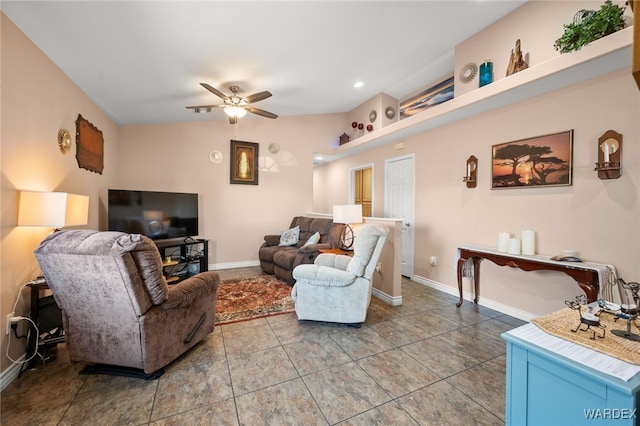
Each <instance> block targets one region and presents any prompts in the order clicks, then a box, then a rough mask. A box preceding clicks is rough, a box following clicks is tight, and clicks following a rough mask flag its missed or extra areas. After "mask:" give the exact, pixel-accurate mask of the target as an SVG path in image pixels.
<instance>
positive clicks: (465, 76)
mask: <svg viewBox="0 0 640 426" xmlns="http://www.w3.org/2000/svg"><path fill="white" fill-rule="evenodd" d="M477 73H478V66H477V65H476V64H474V63H473V62H470V63H468V64H467V65H465V66H464V67H462V69H461V70H460V81H461V82H463V83H468V82H470V81H471V80H473V78H474V77H475V76H476V74H477Z"/></svg>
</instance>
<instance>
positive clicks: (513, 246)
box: [507, 238, 520, 254]
mask: <svg viewBox="0 0 640 426" xmlns="http://www.w3.org/2000/svg"><path fill="white" fill-rule="evenodd" d="M507 253H509V254H520V239H519V238H511V239H510V240H509V246H508V248H507Z"/></svg>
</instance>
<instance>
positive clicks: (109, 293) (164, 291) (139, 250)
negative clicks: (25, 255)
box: [35, 230, 219, 378]
mask: <svg viewBox="0 0 640 426" xmlns="http://www.w3.org/2000/svg"><path fill="white" fill-rule="evenodd" d="M35 255H36V258H37V260H38V262H39V264H40V268H41V269H42V272H43V274H44V277H45V278H46V280H47V283H48V285H49V288H51V291H52V293H53V297H54V299H55V301H56V303H57V304H58V306H59V307H60V309H61V310H62V319H63V324H64V330H65V336H66V344H67V348H68V351H69V357H70V359H71V361H74V362H85V363H93V364H96V365H94V366H89V371H88V372H97V373H100V372H103V373H108V374H120V373H122V374H127V375H136V373H140V374H141V375H142V376H143V377H146V378H156V377H159V375H160V374H162V373H161V369H162V368H163V367H165V366H166V365H167V364H169V363H170V362H172V361H173V360H175V359H176V358H177V357H179V356H180V355H182V354H183V353H185V352H186V351H187V350H189V349H190V348H191V347H193V346H194V345H196V344H197V343H198V342H200V341H201V340H203V339H204V338H205V337H206V336H207V335H208V334H209V333H211V332H212V331H213V327H214V320H215V307H216V297H217V289H218V284H219V277H218V274H217V273H215V272H204V273H201V274H198V275H194V276H192V277H190V278H187V279H185V280H184V281H182V282H180V283H178V284H176V285H173V286H171V287H169V286H168V285H167V282H166V280H165V278H164V276H163V273H162V259H161V258H160V253H159V251H158V248H157V247H156V246H155V244H154V243H153V241H152V240H151V239H149V238H147V237H145V236H142V235H139V234H126V233H123V232H98V231H90V230H69V231H58V232H54V233H52V234H50V235H49V236H48V237H47V238H45V240H44V241H42V243H41V244H40V246H39V247H38V248H37V249H36V250H35ZM102 367H104V368H103V369H101V368H102ZM115 367H118V368H115ZM92 368H93V369H92Z"/></svg>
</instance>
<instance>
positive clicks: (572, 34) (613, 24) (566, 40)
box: [553, 0, 626, 53]
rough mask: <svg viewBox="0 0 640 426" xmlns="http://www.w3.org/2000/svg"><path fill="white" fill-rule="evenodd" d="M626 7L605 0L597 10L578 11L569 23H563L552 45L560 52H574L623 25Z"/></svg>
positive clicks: (621, 27)
mask: <svg viewBox="0 0 640 426" xmlns="http://www.w3.org/2000/svg"><path fill="white" fill-rule="evenodd" d="M625 9H626V7H620V6H618V5H616V4H613V3H612V2H611V0H606V1H605V2H604V4H603V5H602V6H601V7H600V9H599V10H597V11H595V12H594V11H583V10H581V11H579V12H578V13H577V14H576V16H575V17H574V19H573V22H572V23H570V24H565V25H564V33H563V34H562V36H561V37H560V38H559V39H557V40H556V41H555V43H554V44H553V47H554V48H555V49H556V50H558V51H560V53H568V52H574V51H576V50H580V49H581V48H582V46H584V45H586V44H589V43H591V42H592V41H595V40H598V39H599V38H602V37H604V36H608V35H609V34H613V33H615V32H616V31H620V30H621V29H623V28H624V27H625V22H624V19H623V17H622V15H623V14H624V11H625Z"/></svg>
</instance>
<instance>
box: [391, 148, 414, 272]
mask: <svg viewBox="0 0 640 426" xmlns="http://www.w3.org/2000/svg"><path fill="white" fill-rule="evenodd" d="M401 160H411V161H412V166H413V173H412V176H411V178H412V181H413V182H412V185H411V186H412V188H411V189H412V193H411V199H412V203H411V204H412V209H411V213H410V217H408V218H407V221H408V222H409V224H410V227H411V241H410V247H411V259H410V260H409V261H410V262H411V263H410V267H409V270H410V275H409V278H410V279H412V278H413V275H414V270H415V241H414V240H415V231H414V229H415V212H416V155H415V153H411V154H405V155H400V156H398V157H392V158H387V159H385V160H384V217H389V216H388V214H389V211H390V210H391V206H390V204H389V203H390V200H391V197H390V196H389V194H390V188H389V185H388V183H389V180H388V179H387V176H388V173H389V164H390V163H392V162H395V161H401Z"/></svg>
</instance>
